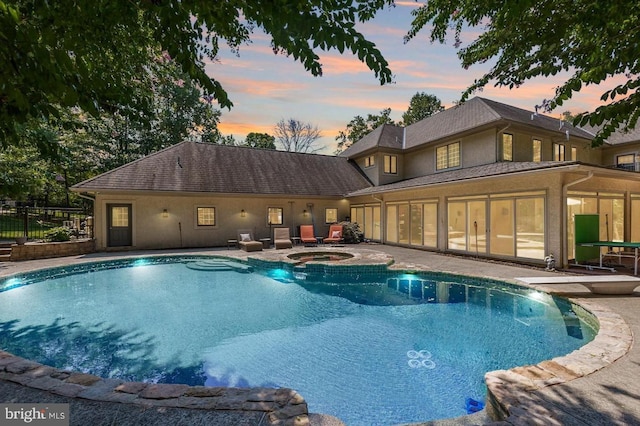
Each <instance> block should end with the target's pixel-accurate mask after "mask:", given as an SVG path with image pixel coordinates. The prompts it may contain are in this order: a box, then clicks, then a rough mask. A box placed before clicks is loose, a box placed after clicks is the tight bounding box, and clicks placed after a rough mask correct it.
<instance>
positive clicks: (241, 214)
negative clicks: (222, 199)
mask: <svg viewBox="0 0 640 426" xmlns="http://www.w3.org/2000/svg"><path fill="white" fill-rule="evenodd" d="M246 216H247V212H245V211H244V209H242V210H240V217H246Z"/></svg>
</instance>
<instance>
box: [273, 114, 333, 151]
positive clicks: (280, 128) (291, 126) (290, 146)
mask: <svg viewBox="0 0 640 426" xmlns="http://www.w3.org/2000/svg"><path fill="white" fill-rule="evenodd" d="M274 132H275V134H276V138H277V139H278V142H279V143H280V146H282V149H283V150H284V151H290V152H306V153H314V152H318V151H319V150H320V149H321V148H319V147H318V148H316V147H315V146H314V144H315V142H316V141H317V140H318V139H320V137H321V136H322V133H321V132H320V130H319V129H318V126H314V125H313V124H311V123H303V122H302V121H300V120H296V119H294V118H290V119H288V120H285V119H282V120H280V121H278V123H277V124H276V127H275V129H274Z"/></svg>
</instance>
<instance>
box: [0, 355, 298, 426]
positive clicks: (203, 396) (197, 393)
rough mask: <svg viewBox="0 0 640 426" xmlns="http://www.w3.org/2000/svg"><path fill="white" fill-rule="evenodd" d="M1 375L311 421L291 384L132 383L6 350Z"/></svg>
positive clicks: (76, 392) (68, 388)
mask: <svg viewBox="0 0 640 426" xmlns="http://www.w3.org/2000/svg"><path fill="white" fill-rule="evenodd" d="M0 380H7V381H10V382H13V383H17V384H20V385H23V386H27V387H30V388H33V389H38V390H44V391H47V392H51V393H53V394H56V395H60V396H64V397H70V398H82V399H87V400H91V401H102V402H119V403H125V404H137V405H140V406H143V407H145V408H151V407H171V408H191V409H202V410H227V411H245V412H258V413H263V414H264V416H265V417H264V418H265V419H266V420H267V422H268V424H270V425H283V426H288V425H308V424H309V419H308V408H307V403H306V402H305V400H304V398H303V397H302V396H301V395H300V394H298V393H297V392H296V391H294V390H292V389H287V388H278V389H273V388H227V387H206V386H188V385H181V384H157V383H145V382H127V381H124V380H121V379H105V378H101V377H98V376H94V375H91V374H85V373H79V372H74V371H67V370H61V369H58V368H54V367H50V366H47V365H43V364H40V363H37V362H35V361H30V360H28V359H24V358H21V357H18V356H15V355H13V354H11V353H9V352H5V351H3V350H0Z"/></svg>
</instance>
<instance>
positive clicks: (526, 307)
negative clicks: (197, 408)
mask: <svg viewBox="0 0 640 426" xmlns="http://www.w3.org/2000/svg"><path fill="white" fill-rule="evenodd" d="M200 260H201V259H200ZM194 261H196V260H194V259H186V258H170V259H166V258H165V259H162V260H157V259H155V260H154V259H151V260H148V262H146V263H147V264H144V262H142V264H141V266H135V267H134V266H132V262H131V261H127V262H122V261H121V262H118V263H101V264H98V265H94V268H91V267H89V266H81V267H78V266H76V267H73V268H72V269H70V270H55V271H49V272H44V273H39V274H36V275H32V276H25V277H13V278H10V279H5V280H4V281H0V347H1V348H3V349H5V350H7V351H9V352H12V353H14V354H16V355H19V356H23V357H26V358H29V359H33V360H36V361H38V362H41V363H44V364H48V365H52V366H55V367H58V368H66V369H72V370H76V371H83V372H88V373H92V374H96V375H100V376H103V377H118V378H123V379H126V380H144V381H153V382H161V383H186V384H190V385H203V384H205V385H210V386H218V385H224V386H268V387H288V388H292V389H295V390H297V391H298V392H299V393H300V394H301V395H302V396H303V397H304V398H305V399H306V400H307V402H308V405H309V410H310V411H311V412H319V413H326V414H332V415H335V416H337V417H339V418H341V419H342V420H343V421H345V423H347V424H349V425H372V424H395V423H407V422H417V421H426V420H430V419H438V418H446V417H454V416H459V415H463V414H466V411H465V399H466V398H468V397H471V398H474V399H480V400H482V399H483V398H484V394H485V386H484V381H483V377H484V373H485V372H487V371H491V370H496V369H506V368H511V367H514V366H517V365H526V364H532V363H537V362H539V361H542V360H544V359H549V358H552V357H555V356H560V355H564V354H567V353H569V352H571V351H573V350H575V349H577V348H579V347H580V346H583V345H584V344H586V343H587V342H588V341H590V340H591V339H593V337H594V334H595V333H594V328H593V327H592V326H589V325H588V324H586V323H585V322H584V321H583V320H582V316H581V315H576V308H575V307H574V306H572V305H571V304H570V303H569V302H568V301H566V300H564V299H557V298H553V297H551V296H550V295H547V294H544V293H539V292H536V291H532V290H529V289H523V288H519V287H515V286H511V285H508V284H504V283H498V282H490V281H476V280H472V279H468V278H464V277H457V278H456V280H455V282H454V280H453V279H452V277H450V276H447V275H444V274H432V275H428V274H404V275H401V274H394V273H389V274H382V275H379V276H376V277H373V276H367V275H360V276H359V277H358V278H357V279H355V280H350V282H339V281H341V279H340V278H339V277H334V278H332V279H331V281H325V280H316V279H315V278H314V280H296V279H295V278H294V276H293V275H292V274H291V273H289V272H288V271H287V270H280V272H279V273H278V275H279V278H278V279H274V278H272V277H270V276H269V274H270V273H271V272H272V271H259V272H258V273H242V272H236V271H235V270H233V268H229V269H228V270H224V269H223V268H218V269H217V270H215V271H213V270H201V269H200V268H196V269H191V268H188V267H186V266H187V265H188V264H189V263H190V262H194ZM115 266H117V268H114V267H115ZM123 266H131V267H123ZM67 272H71V273H72V274H71V275H67V274H66V273H67ZM48 277H50V278H48ZM25 284H31V285H25ZM2 290H4V291H2Z"/></svg>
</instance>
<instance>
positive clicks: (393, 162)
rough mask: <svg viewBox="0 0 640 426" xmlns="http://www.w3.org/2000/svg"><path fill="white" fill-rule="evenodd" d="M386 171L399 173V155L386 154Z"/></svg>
mask: <svg viewBox="0 0 640 426" xmlns="http://www.w3.org/2000/svg"><path fill="white" fill-rule="evenodd" d="M384 172H385V173H387V174H391V175H395V174H398V156H397V155H385V156H384Z"/></svg>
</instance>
